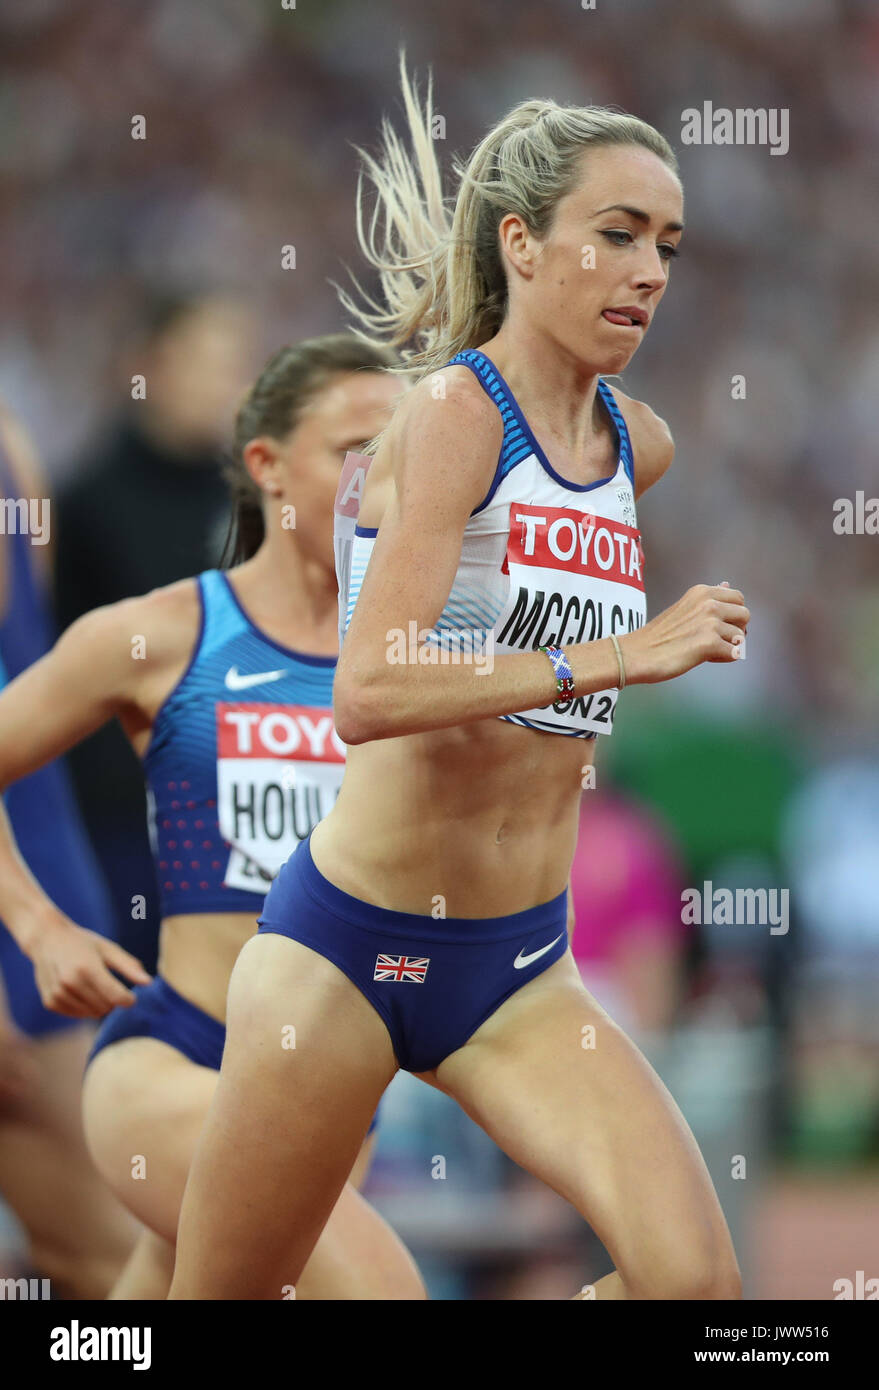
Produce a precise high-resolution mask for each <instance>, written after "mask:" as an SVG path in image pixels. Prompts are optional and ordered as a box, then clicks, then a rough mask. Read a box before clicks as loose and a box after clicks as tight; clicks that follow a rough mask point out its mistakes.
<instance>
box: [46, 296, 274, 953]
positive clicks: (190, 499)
mask: <svg viewBox="0 0 879 1390" xmlns="http://www.w3.org/2000/svg"><path fill="white" fill-rule="evenodd" d="M255 329H256V325H255V322H254V320H253V318H252V316H251V314H250V313H249V312H248V311H247V310H246V309H245V308H244V307H243V306H242V305H240V304H239V303H238V302H236V301H233V300H231V299H226V298H224V297H221V296H219V295H210V294H204V295H199V296H191V297H181V298H162V299H156V300H155V301H154V302H153V303H152V304H151V305H150V306H149V308H148V312H147V314H146V315H145V323H144V328H143V331H142V334H141V337H140V340H139V341H138V342H137V343H135V344H133V345H132V346H131V347H130V348H129V349H128V351H127V352H126V354H125V355H124V358H123V360H122V361H121V363H120V378H121V380H120V385H121V389H122V399H123V401H124V402H125V403H124V404H123V406H122V408H121V409H120V411H119V413H118V415H117V416H116V417H115V418H113V419H112V420H111V421H109V422H108V424H107V426H106V428H105V430H104V432H103V433H102V435H101V436H100V437H99V438H98V439H97V441H96V442H95V443H94V445H93V446H92V447H90V448H89V450H88V453H87V454H86V455H85V456H84V457H80V458H79V459H78V460H77V461H76V462H75V463H74V464H73V466H72V468H71V470H70V477H71V481H70V482H69V483H68V484H67V486H66V487H62V489H61V490H60V492H59V495H58V499H57V508H56V518H57V522H56V527H55V535H56V540H57V553H56V562H55V603H56V611H57V616H58V622H59V626H60V627H61V628H65V627H68V626H69V625H70V623H72V622H73V621H74V620H75V619H76V618H78V617H80V616H81V614H83V613H85V612H87V611H88V610H90V609H92V608H97V607H99V606H100V605H101V604H105V603H116V602H117V601H118V600H119V599H123V598H131V597H134V596H136V595H139V594H144V593H146V592H148V591H149V590H150V589H153V588H156V587H158V586H160V585H165V584H171V583H173V582H174V581H175V580H178V579H182V578H185V577H186V576H188V575H192V574H197V573H198V572H199V571H200V570H204V569H210V568H211V567H212V566H215V565H216V564H217V563H218V561H219V558H220V554H221V551H222V548H223V541H224V537H225V533H226V529H227V526H228V521H229V502H228V496H227V491H226V487H225V484H224V481H223V477H222V472H221V464H222V456H223V450H224V448H225V446H226V444H227V441H228V439H229V437H230V432H231V425H232V419H233V416H234V411H235V407H236V405H237V402H238V399H239V397H240V395H241V393H242V391H243V390H244V387H245V386H246V384H247V381H248V379H249V377H250V375H251V374H252V371H253V368H254V365H255V361H254V359H255V353H256V346H257V345H256V332H255ZM134 636H136V634H135V633H132V637H134ZM69 763H70V767H71V771H72V773H73V778H74V783H75V786H76V792H77V796H78V799H79V802H80V806H81V808H82V812H83V816H84V819H85V822H86V826H87V828H88V831H89V834H90V836H91V839H92V842H93V844H94V847H95V850H96V852H97V854H98V857H99V859H100V862H101V866H102V868H103V869H104V873H105V875H106V878H107V881H108V884H109V886H110V891H111V893H112V896H113V902H114V908H115V911H116V914H117V923H116V928H117V938H118V940H119V941H120V942H121V943H122V944H123V945H124V946H126V948H127V949H129V950H131V951H133V952H134V954H136V955H138V956H140V957H141V958H142V959H144V963H145V964H146V966H147V969H149V970H151V969H153V967H154V964H155V962H154V960H151V959H148V958H147V957H148V955H149V954H150V952H151V950H152V949H153V947H152V946H151V945H150V944H149V943H154V942H155V940H156V939H157V929H158V918H157V915H156V914H157V911H158V902H157V896H156V886H155V877H154V871H153V866H152V862H151V858H150V854H149V841H148V838H147V829H146V815H145V804H144V792H143V777H142V775H141V773H140V770H139V766H138V763H137V759H136V758H135V756H134V754H133V752H132V751H131V748H130V746H129V745H128V743H127V742H126V740H125V738H124V737H123V735H122V731H121V730H120V729H119V727H118V725H117V724H115V723H114V724H112V725H110V726H109V727H108V728H106V729H103V730H101V731H100V732H99V733H97V734H95V735H94V736H93V737H92V738H90V739H88V740H87V741H86V742H85V743H83V744H81V745H80V747H79V748H78V749H77V750H76V751H75V752H74V753H72V754H71V755H70V757H69ZM137 896H142V897H143V898H145V900H146V907H145V909H144V908H143V906H142V905H140V904H139V905H138V906H137V907H136V908H135V909H134V910H135V913H136V915H135V917H134V918H133V917H132V910H133V904H132V899H133V898H135V897H137ZM144 913H145V915H141V914H144Z"/></svg>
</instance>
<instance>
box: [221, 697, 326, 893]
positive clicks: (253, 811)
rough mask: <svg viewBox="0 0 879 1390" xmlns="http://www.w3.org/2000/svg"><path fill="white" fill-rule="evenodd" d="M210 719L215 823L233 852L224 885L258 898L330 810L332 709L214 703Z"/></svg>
mask: <svg viewBox="0 0 879 1390" xmlns="http://www.w3.org/2000/svg"><path fill="white" fill-rule="evenodd" d="M216 713H217V817H218V820H219V822H220V834H221V835H222V836H223V838H224V839H225V840H227V841H228V842H229V844H230V845H231V846H232V852H231V854H230V857H229V864H228V867H227V870H226V877H225V882H226V883H227V884H228V885H229V887H230V888H244V889H247V890H249V891H251V892H260V891H265V889H266V888H267V887H268V883H269V882H270V881H271V879H273V878H274V877H275V875H276V874H277V872H278V870H279V869H280V868H281V866H282V864H284V863H285V862H286V860H287V859H289V857H290V855H291V854H292V853H293V851H294V850H295V849H296V846H297V845H298V844H299V843H300V841H302V840H304V839H305V838H306V837H307V835H308V834H309V832H310V831H311V830H313V829H314V827H315V826H316V825H317V823H318V821H321V820H323V818H324V816H325V815H327V813H328V812H329V811H330V810H331V809H332V807H333V804H334V803H335V800H336V797H337V796H338V794H339V788H340V787H341V785H342V774H343V773H344V771H345V745H344V743H343V742H342V740H341V739H340V738H339V736H338V734H337V733H336V730H335V728H334V726H333V713H332V710H331V709H315V708H313V707H311V706H304V705H268V704H251V703H241V704H231V703H229V704H227V703H219V704H217V706H216ZM263 885H265V886H263Z"/></svg>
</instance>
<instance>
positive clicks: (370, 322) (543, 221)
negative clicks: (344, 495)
mask: <svg viewBox="0 0 879 1390" xmlns="http://www.w3.org/2000/svg"><path fill="white" fill-rule="evenodd" d="M400 85H401V89H402V93H403V104H404V108H405V113H406V121H407V125H408V134H409V140H410V143H411V153H407V151H406V149H405V148H404V145H403V142H402V141H401V139H400V137H399V136H398V135H397V133H396V131H395V130H394V129H393V127H392V126H391V124H390V122H389V121H388V119H387V117H385V118H384V119H383V120H382V132H381V133H382V150H381V154H380V156H379V157H378V158H374V157H373V156H372V155H370V154H368V153H367V152H366V151H364V150H361V149H358V153H359V154H360V156H361V159H362V161H363V165H362V168H361V171H360V175H359V178H358V183H357V204H356V214H357V239H358V241H359V243H360V247H361V250H362V251H363V254H364V255H365V256H366V259H367V260H368V262H369V264H370V265H371V266H373V267H374V268H375V269H376V270H377V271H378V274H379V280H380V283H381V289H382V296H383V300H384V303H379V302H377V301H376V300H375V299H373V298H371V297H370V296H368V295H367V294H366V293H365V292H364V291H363V289H362V288H361V287H360V285H359V284H358V283H357V281H356V279H355V280H354V285H355V289H356V291H357V294H358V295H359V297H360V301H361V302H360V303H358V302H356V301H355V300H354V299H353V298H352V296H351V295H350V294H348V293H347V292H346V291H345V290H343V289H341V288H340V287H339V286H338V285H337V286H336V289H337V292H338V294H339V297H340V299H341V302H342V304H343V306H344V307H345V309H346V310H347V312H348V313H349V314H350V316H351V318H352V319H353V321H354V327H353V331H354V332H355V333H356V334H357V336H358V337H361V338H363V339H364V340H365V341H367V342H372V343H376V342H379V343H384V344H387V345H390V346H392V347H397V348H403V349H404V350H403V351H402V354H401V356H402V358H403V361H404V365H403V366H401V367H398V368H396V369H395V370H397V371H398V372H400V373H402V374H404V375H407V376H410V377H412V378H413V379H415V380H420V379H421V378H422V377H424V376H427V375H429V374H430V373H431V372H433V371H436V370H437V369H438V368H439V367H442V366H444V365H445V363H446V362H448V360H449V358H450V357H454V356H455V354H456V353H458V352H461V351H462V350H463V349H464V348H470V347H476V346H478V344H479V343H481V342H485V341H486V340H487V339H488V338H491V337H493V336H494V334H495V333H496V332H497V330H498V329H499V328H500V326H501V323H502V322H503V319H504V315H505V313H506V305H507V285H506V277H505V274H504V266H503V261H502V259H501V253H500V248H499V245H498V235H497V230H498V224H499V223H500V220H501V218H502V217H504V216H505V215H506V213H508V212H516V213H518V214H519V215H520V216H522V217H523V218H524V219H525V222H526V223H527V225H528V227H529V228H530V229H531V231H532V232H533V233H534V234H535V235H536V236H542V235H544V234H545V232H546V230H547V228H548V227H549V225H550V222H551V219H552V215H553V211H554V209H555V206H556V203H557V202H558V200H559V199H560V198H562V197H563V196H564V195H565V193H567V192H568V191H569V190H570V188H571V187H572V185H573V181H574V179H575V177H576V172H577V167H576V166H577V160H578V158H579V156H580V155H581V154H582V153H583V151H584V150H585V149H587V148H599V147H601V146H606V145H640V146H642V147H644V148H645V149H648V150H650V151H652V153H653V154H655V155H657V156H658V157H659V158H660V159H661V160H663V162H664V163H665V164H667V165H668V167H669V168H670V169H672V170H673V171H674V172H675V173H677V172H678V164H677V159H676V158H675V154H674V151H673V150H672V147H671V145H670V144H669V143H668V141H667V140H666V139H665V138H664V137H663V136H662V135H660V134H659V132H658V131H656V130H654V129H653V127H652V126H650V125H647V124H646V122H644V121H641V120H639V119H638V118H637V117H636V116H630V115H628V114H626V113H625V112H618V111H613V110H611V109H610V108H608V107H602V106H560V105H559V104H558V103H557V102H554V101H550V100H539V99H534V100H529V101H523V102H521V103H520V104H519V105H518V106H515V107H514V108H513V109H512V111H510V112H509V113H508V115H506V116H505V117H504V118H503V120H502V121H500V122H498V124H497V125H496V126H495V127H494V129H493V130H491V131H489V133H488V135H486V136H485V138H484V139H483V140H482V141H481V143H480V144H479V145H477V147H476V149H475V150H474V151H473V153H472V155H471V156H470V158H469V159H468V160H467V161H466V163H463V162H461V161H460V160H457V159H456V160H455V161H454V164H453V169H454V173H455V176H456V178H457V179H458V191H457V196H456V198H455V200H454V205H453V207H450V205H449V201H448V200H447V199H446V198H445V197H444V196H443V190H442V179H441V175H440V169H439V164H438V162H437V157H436V148H435V144H434V140H433V137H432V126H433V120H434V111H433V79H432V77H429V78H428V87H427V96H426V100H425V103H424V105H423V106H422V104H421V101H420V98H419V94H418V91H417V88H416V87H415V85H414V83H413V82H412V81H410V79H409V76H408V75H407V72H406V60H405V54H404V53H403V51H402V50H401V52H400ZM364 176H368V178H369V179H370V180H371V182H372V184H373V186H374V188H375V191H376V202H375V205H374V207H373V210H372V213H371V215H370V216H369V217H368V218H367V215H366V211H365V208H364V198H363V180H364ZM352 278H353V277H352Z"/></svg>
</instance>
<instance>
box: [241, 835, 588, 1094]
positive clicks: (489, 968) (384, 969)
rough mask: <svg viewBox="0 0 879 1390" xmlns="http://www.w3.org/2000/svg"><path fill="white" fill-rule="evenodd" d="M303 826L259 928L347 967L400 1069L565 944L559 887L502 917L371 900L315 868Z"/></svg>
mask: <svg viewBox="0 0 879 1390" xmlns="http://www.w3.org/2000/svg"><path fill="white" fill-rule="evenodd" d="M310 838H311V836H310V835H309V836H308V837H307V838H306V839H304V840H302V841H300V843H299V844H298V845H297V847H296V849H295V851H294V852H293V854H292V855H291V856H290V858H289V859H288V860H287V862H286V864H285V865H284V867H283V868H282V869H281V872H280V873H279V874H278V876H277V878H276V879H275V881H274V883H273V884H272V886H271V888H270V889H269V891H268V893H267V895H266V900H265V902H264V904H263V910H262V914H261V916H260V917H259V931H260V932H274V933H276V934H278V935H280V936H289V937H290V938H291V939H292V940H293V941H301V942H302V944H303V945H304V946H309V947H310V948H311V950H313V951H316V952H317V953H318V955H321V956H325V957H326V959H327V960H330V961H332V962H333V964H334V965H335V966H337V967H338V968H339V970H341V971H343V972H344V974H345V975H347V976H348V978H349V980H351V981H352V982H353V983H354V984H355V985H356V986H357V988H358V989H359V990H360V992H361V994H363V995H365V996H366V998H367V999H368V1000H369V1002H370V1003H371V1004H372V1006H373V1008H374V1009H375V1010H376V1012H377V1013H378V1014H380V1015H381V1017H382V1019H383V1020H384V1022H385V1025H386V1027H387V1030H388V1033H389V1034H390V1037H391V1043H392V1045H393V1048H394V1054H395V1056H396V1058H397V1061H398V1063H399V1064H400V1066H401V1067H402V1068H403V1070H404V1071H411V1072H422V1071H432V1070H433V1069H434V1068H435V1067H438V1066H439V1064H440V1062H442V1061H443V1060H444V1059H445V1058H446V1057H448V1056H450V1054H451V1053H453V1052H455V1051H457V1049H458V1048H459V1047H463V1045H464V1043H465V1042H466V1041H467V1039H468V1038H470V1037H472V1035H473V1034H474V1033H475V1032H476V1030H477V1028H479V1026H480V1024H482V1023H484V1022H485V1020H486V1019H487V1018H490V1017H491V1015H492V1014H493V1013H494V1012H495V1010H496V1009H498V1008H499V1007H500V1005H501V1004H502V1003H503V1002H504V1000H505V999H508V998H509V997H510V995H511V994H515V992H516V990H518V989H521V987H522V985H524V984H527V983H528V981H529V980H533V979H534V977H535V976H536V975H539V974H540V973H541V971H543V970H546V968H547V967H548V966H550V965H552V964H553V963H554V962H555V961H557V960H558V959H559V958H560V957H561V956H563V955H564V953H565V951H566V950H567V948H568V931H567V920H568V902H567V889H562V891H561V893H559V894H558V896H557V897H555V898H550V900H549V901H548V902H545V903H539V904H538V905H537V906H536V907H529V908H526V909H525V910H524V911H523V912H514V913H512V914H510V915H509V916H507V917H445V918H434V917H428V916H422V915H421V914H420V913H415V912H396V911H393V910H392V909H390V908H385V907H376V906H375V905H374V904H373V903H365V902H363V901H361V899H360V898H355V897H353V896H352V895H351V894H350V893H345V892H343V891H342V889H341V888H337V887H336V885H335V884H334V883H330V881H329V880H328V879H327V878H325V877H324V875H323V874H322V873H321V872H320V870H319V869H318V867H317V865H316V864H315V862H314V860H313V859H312V857H311V848H310V845H309V840H310Z"/></svg>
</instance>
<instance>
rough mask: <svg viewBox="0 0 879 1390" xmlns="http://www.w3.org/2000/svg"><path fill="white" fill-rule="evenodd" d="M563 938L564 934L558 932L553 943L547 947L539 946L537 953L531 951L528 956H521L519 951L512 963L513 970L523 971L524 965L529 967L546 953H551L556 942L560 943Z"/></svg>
mask: <svg viewBox="0 0 879 1390" xmlns="http://www.w3.org/2000/svg"><path fill="white" fill-rule="evenodd" d="M563 936H564V932H559V934H558V936H557V937H556V939H555V941H551V942H550V943H549V945H548V946H541V948H540V950H539V951H532V952H531V954H530V956H523V955H522V952H521V951H520V952H519V954H518V955H517V957H516V959H515V960H514V961H513V969H514V970H524V969H525V966H526V965H530V964H531V962H532V961H535V960H539V959H540V957H541V956H545V955H546V953H547V951H551V950H552V948H553V946H555V944H556V941H561V939H562V937H563Z"/></svg>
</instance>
